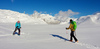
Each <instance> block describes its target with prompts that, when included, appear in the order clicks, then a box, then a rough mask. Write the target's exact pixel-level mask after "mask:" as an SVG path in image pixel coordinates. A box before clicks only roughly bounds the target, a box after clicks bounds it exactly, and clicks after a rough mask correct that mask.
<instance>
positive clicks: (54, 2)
mask: <svg viewBox="0 0 100 49" xmlns="http://www.w3.org/2000/svg"><path fill="white" fill-rule="evenodd" d="M0 9H7V10H12V11H17V12H20V13H23V12H24V11H25V12H26V13H27V14H33V11H35V10H36V11H38V12H43V13H47V14H50V13H51V15H53V16H55V14H57V13H59V11H68V10H69V9H70V10H72V11H73V12H79V14H78V15H75V17H80V16H86V15H92V14H94V13H96V12H100V0H0Z"/></svg>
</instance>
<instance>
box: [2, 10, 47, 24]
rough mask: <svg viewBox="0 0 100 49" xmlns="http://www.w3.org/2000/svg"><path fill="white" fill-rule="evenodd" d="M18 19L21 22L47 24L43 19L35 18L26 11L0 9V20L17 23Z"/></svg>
mask: <svg viewBox="0 0 100 49" xmlns="http://www.w3.org/2000/svg"><path fill="white" fill-rule="evenodd" d="M18 20H20V21H21V23H33V24H46V22H44V21H43V20H42V19H35V18H32V17H30V16H29V15H27V14H24V13H19V12H15V11H11V10H1V9H0V22H2V23H15V22H16V21H18Z"/></svg>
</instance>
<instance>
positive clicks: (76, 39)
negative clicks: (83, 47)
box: [72, 31, 78, 42]
mask: <svg viewBox="0 0 100 49" xmlns="http://www.w3.org/2000/svg"><path fill="white" fill-rule="evenodd" d="M72 37H73V38H74V39H75V42H77V41H78V40H77V38H76V37H75V35H74V31H72Z"/></svg>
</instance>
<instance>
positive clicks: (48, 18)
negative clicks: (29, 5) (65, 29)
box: [31, 11, 60, 24]
mask: <svg viewBox="0 0 100 49" xmlns="http://www.w3.org/2000/svg"><path fill="white" fill-rule="evenodd" d="M31 17H33V18H40V19H42V20H43V21H45V22H46V23H47V24H59V23H60V21H58V20H55V17H53V16H51V15H49V14H41V13H38V12H37V11H34V13H33V14H32V15H31Z"/></svg>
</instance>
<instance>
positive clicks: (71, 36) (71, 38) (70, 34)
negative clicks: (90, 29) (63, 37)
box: [70, 31, 73, 41]
mask: <svg viewBox="0 0 100 49" xmlns="http://www.w3.org/2000/svg"><path fill="white" fill-rule="evenodd" d="M70 41H73V39H72V31H71V33H70Z"/></svg>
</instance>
